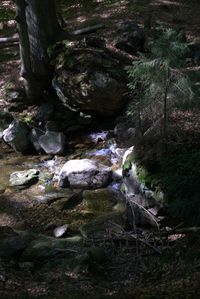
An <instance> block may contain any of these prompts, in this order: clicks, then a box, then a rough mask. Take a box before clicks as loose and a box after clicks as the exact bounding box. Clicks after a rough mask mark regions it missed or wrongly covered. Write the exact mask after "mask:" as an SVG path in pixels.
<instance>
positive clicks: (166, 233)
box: [160, 226, 200, 236]
mask: <svg viewBox="0 0 200 299" xmlns="http://www.w3.org/2000/svg"><path fill="white" fill-rule="evenodd" d="M199 231H200V227H196V226H193V227H183V228H178V229H171V230H169V231H164V232H160V234H161V235H162V236H170V235H176V234H189V233H198V232H199Z"/></svg>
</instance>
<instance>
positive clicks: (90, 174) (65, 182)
mask: <svg viewBox="0 0 200 299" xmlns="http://www.w3.org/2000/svg"><path fill="white" fill-rule="evenodd" d="M111 177H112V171H111V170H110V168H109V167H107V166H104V165H102V164H100V163H98V162H96V161H93V160H89V159H82V160H70V161H68V162H67V163H65V164H64V166H63V167H62V169H61V171H60V174H59V186H60V187H67V186H71V187H75V188H101V187H105V186H107V185H108V184H109V183H110V181H111Z"/></svg>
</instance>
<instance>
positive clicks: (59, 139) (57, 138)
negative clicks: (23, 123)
mask: <svg viewBox="0 0 200 299" xmlns="http://www.w3.org/2000/svg"><path fill="white" fill-rule="evenodd" d="M38 143H39V145H40V146H41V148H42V149H43V150H44V151H45V153H46V154H53V155H57V154H61V153H63V151H64V146H65V135H64V134H63V133H61V132H53V131H47V132H46V133H45V135H42V136H40V137H39V139H38Z"/></svg>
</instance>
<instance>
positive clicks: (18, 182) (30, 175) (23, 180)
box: [9, 169, 40, 186]
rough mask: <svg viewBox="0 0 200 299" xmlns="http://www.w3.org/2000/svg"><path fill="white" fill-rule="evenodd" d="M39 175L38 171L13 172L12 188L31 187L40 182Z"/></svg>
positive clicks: (11, 178) (11, 177)
mask: <svg viewBox="0 0 200 299" xmlns="http://www.w3.org/2000/svg"><path fill="white" fill-rule="evenodd" d="M39 173H40V172H39V170H37V169H29V170H24V171H17V172H13V173H12V174H11V175H10V179H9V181H10V184H11V185H12V186H26V185H31V184H34V183H36V182H37V181H38V177H39Z"/></svg>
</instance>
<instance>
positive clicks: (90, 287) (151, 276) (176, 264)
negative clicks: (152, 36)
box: [0, 0, 200, 299]
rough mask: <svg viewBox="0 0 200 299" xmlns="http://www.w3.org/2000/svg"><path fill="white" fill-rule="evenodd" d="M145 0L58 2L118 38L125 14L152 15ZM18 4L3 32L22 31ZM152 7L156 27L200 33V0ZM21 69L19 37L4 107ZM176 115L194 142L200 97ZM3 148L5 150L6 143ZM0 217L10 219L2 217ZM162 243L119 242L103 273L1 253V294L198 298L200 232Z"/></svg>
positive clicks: (2, 53) (7, 57) (0, 23)
mask: <svg viewBox="0 0 200 299" xmlns="http://www.w3.org/2000/svg"><path fill="white" fill-rule="evenodd" d="M145 2H146V1H145V0H144V1H133V0H132V1H128V0H122V1H116V0H105V1H104V0H102V1H101V0H99V1H97V0H73V1H71V0H61V1H59V3H60V4H59V8H58V9H59V10H60V11H61V13H62V15H63V18H64V21H65V24H66V29H67V30H69V31H71V30H73V29H77V28H81V27H85V26H88V25H92V24H96V23H103V24H104V25H105V28H104V29H102V30H100V32H99V34H100V35H102V36H104V37H106V38H107V41H108V43H110V44H111V45H112V42H113V40H114V38H115V35H116V33H115V31H114V28H115V27H114V25H115V24H116V23H117V22H119V20H128V19H129V20H130V19H131V20H134V21H135V22H136V23H138V24H140V25H141V27H142V26H143V25H144V21H145V20H146V19H147V18H148V15H149V9H147V8H146V4H145ZM191 3H192V4H191ZM14 11H15V6H14V3H13V1H9V0H7V1H6V0H2V1H1V4H0V36H8V35H9V36H10V35H13V34H16V29H15V21H14ZM150 13H151V15H152V21H151V22H152V27H153V26H155V24H156V22H158V21H161V22H164V23H165V24H168V25H172V26H175V25H178V26H181V27H183V28H184V29H185V31H186V35H187V39H188V41H189V42H194V41H196V42H197V41H200V36H199V32H200V18H199V14H200V3H199V1H198V0H197V1H194V0H193V1H186V0H177V1H171V0H170V1H165V0H152V1H151V5H150ZM19 70H20V60H19V50H18V45H17V44H14V45H8V47H6V48H3V49H1V48H0V110H3V109H9V108H10V107H11V105H12V103H9V102H7V101H6V99H5V87H6V86H8V85H9V84H10V83H12V82H15V83H16V82H18V79H19ZM191 71H192V72H193V71H195V76H197V78H199V74H198V72H199V71H200V65H195V66H193V67H192V69H191ZM199 80H200V78H199ZM20 113H26V111H25V112H24V111H22V112H20ZM20 113H19V112H14V114H20ZM173 121H174V123H176V125H177V127H180V128H182V130H183V131H184V133H185V134H186V135H187V136H190V138H189V139H187V143H188V142H189V143H191V144H192V143H193V141H194V140H196V139H197V138H199V136H200V135H199V134H200V100H199V99H198V98H197V99H196V103H194V105H193V106H190V107H189V108H187V109H186V110H185V111H182V110H180V111H178V110H177V111H176V112H175V113H174V115H173ZM188 140H189V141H188ZM184 146H185V144H183V147H184ZM198 147H199V145H198ZM1 151H5V147H3V148H1ZM0 217H1V216H0ZM1 225H7V223H6V222H5V223H2V221H1ZM161 247H162V254H161V255H157V254H153V253H152V252H151V253H149V252H148V251H146V250H145V249H144V246H143V245H141V244H140V245H139V247H138V248H137V253H136V250H135V243H134V244H132V243H131V242H125V244H124V243H123V244H122V246H119V247H116V249H115V250H116V254H115V255H113V256H112V261H109V262H108V263H107V264H106V265H105V271H104V273H100V274H98V273H90V272H87V271H85V272H84V273H78V274H77V273H73V272H72V273H69V272H67V273H66V272H62V271H60V269H58V268H57V267H56V265H55V267H54V268H53V269H48V271H46V272H40V270H38V271H35V272H34V271H33V270H32V269H30V268H29V267H28V265H20V266H19V264H17V263H16V262H15V261H12V262H8V261H0V298H2V299H4V298H5V299H9V298H20V299H23V298H24V299H25V298H49V299H50V298H51V299H53V298H55V299H64V298H69V299H70V298H81V297H83V298H94V297H95V298H133V299H134V298H137V299H139V298H141V299H145V298H146V299H147V298H148V299H149V298H152V299H153V298H158V299H162V298H174V299H186V298H187V299H190V298H191V299H197V298H199V297H200V289H199V285H200V254H199V252H200V238H199V237H198V236H197V234H195V233H194V234H189V235H187V234H180V235H174V236H172V237H171V239H170V238H169V239H168V240H167V241H166V240H164V243H163V245H162V246H161ZM2 273H6V277H7V281H4V275H3V274H2Z"/></svg>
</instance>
